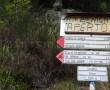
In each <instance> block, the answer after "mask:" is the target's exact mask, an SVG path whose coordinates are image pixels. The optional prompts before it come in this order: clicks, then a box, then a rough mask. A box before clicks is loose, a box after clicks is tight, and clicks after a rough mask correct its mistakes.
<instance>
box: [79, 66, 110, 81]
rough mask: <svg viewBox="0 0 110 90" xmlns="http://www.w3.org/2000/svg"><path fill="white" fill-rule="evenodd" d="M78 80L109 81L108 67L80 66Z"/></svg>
mask: <svg viewBox="0 0 110 90" xmlns="http://www.w3.org/2000/svg"><path fill="white" fill-rule="evenodd" d="M77 79H78V81H102V82H107V81H108V73H107V67H96V66H94V67H93V66H78V69H77Z"/></svg>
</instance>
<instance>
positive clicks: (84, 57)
mask: <svg viewBox="0 0 110 90" xmlns="http://www.w3.org/2000/svg"><path fill="white" fill-rule="evenodd" d="M56 57H57V58H58V59H59V60H60V61H61V62H62V63H64V64H95V65H110V52H109V51H86V50H83V51H80V50H64V51H62V52H60V53H59V54H58V55H57V56H56Z"/></svg>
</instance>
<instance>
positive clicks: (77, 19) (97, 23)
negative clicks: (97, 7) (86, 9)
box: [60, 15, 110, 36]
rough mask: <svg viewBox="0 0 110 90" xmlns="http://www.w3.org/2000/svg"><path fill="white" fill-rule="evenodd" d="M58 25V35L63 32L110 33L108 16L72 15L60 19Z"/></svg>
mask: <svg viewBox="0 0 110 90" xmlns="http://www.w3.org/2000/svg"><path fill="white" fill-rule="evenodd" d="M60 27H61V28H60V36H64V35H65V32H73V33H75V32H81V33H110V17H106V16H94V15H91V16H87V15H86V16H75V15H74V16H71V17H65V18H63V19H61V24H60Z"/></svg>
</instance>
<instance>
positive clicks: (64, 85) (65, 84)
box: [53, 80, 78, 90]
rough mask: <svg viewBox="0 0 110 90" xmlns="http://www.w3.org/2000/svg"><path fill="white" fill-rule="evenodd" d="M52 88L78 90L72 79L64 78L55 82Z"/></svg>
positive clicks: (55, 89) (56, 89)
mask: <svg viewBox="0 0 110 90" xmlns="http://www.w3.org/2000/svg"><path fill="white" fill-rule="evenodd" d="M53 90H78V86H77V84H76V83H74V82H73V81H72V80H64V81H58V82H56V83H55V84H54V86H53Z"/></svg>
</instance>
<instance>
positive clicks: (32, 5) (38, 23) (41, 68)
mask: <svg viewBox="0 0 110 90" xmlns="http://www.w3.org/2000/svg"><path fill="white" fill-rule="evenodd" d="M54 1H55V0H45V1H44V0H0V90H31V89H32V88H34V87H49V86H50V85H51V84H52V86H54V87H53V88H54V90H73V88H74V90H77V87H78V86H77V83H76V82H75V83H73V82H72V81H69V80H66V81H63V79H64V78H68V77H69V78H71V77H72V78H73V74H74V76H75V75H76V74H75V73H74V72H75V69H74V66H70V65H62V64H61V63H60V62H59V61H58V60H56V58H55V56H56V54H57V53H58V52H59V51H58V50H60V49H59V48H58V47H57V45H56V40H57V39H58V37H59V30H60V23H59V21H57V20H59V17H58V16H57V14H56V12H55V11H54V10H53V9H52V5H53V3H54ZM70 1H72V0H69V3H68V5H69V4H70V3H71V2H70ZM74 1H75V3H76V4H75V5H74V7H72V8H75V9H80V10H84V7H85V6H87V5H86V3H85V2H83V3H82V5H81V3H80V2H82V1H83V0H79V2H77V1H78V0H73V1H72V3H73V2H74ZM95 1H96V2H97V0H95ZM95 1H94V2H95ZM66 2H67V1H66V0H64V1H63V3H64V4H65V3H66ZM87 2H88V1H87ZM99 2H100V0H98V3H99ZM107 2H109V1H107V0H103V2H100V5H98V6H99V8H98V10H99V11H100V10H101V11H109V6H110V5H109V4H110V3H107ZM89 3H91V2H89ZM73 4H74V3H73ZM68 5H67V4H65V5H64V6H63V7H68ZM95 5H96V6H97V3H96V4H95ZM90 6H91V7H92V6H93V4H92V3H91V5H90ZM96 6H94V8H89V9H93V10H95V8H96ZM48 8H51V10H48ZM87 9H88V8H85V10H86V11H87ZM73 69H74V70H73ZM59 79H60V80H61V79H62V81H58V80H59ZM56 80H57V81H58V82H57V83H55V85H54V82H55V81H56ZM105 86H106V87H109V85H108V84H106V85H105Z"/></svg>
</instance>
